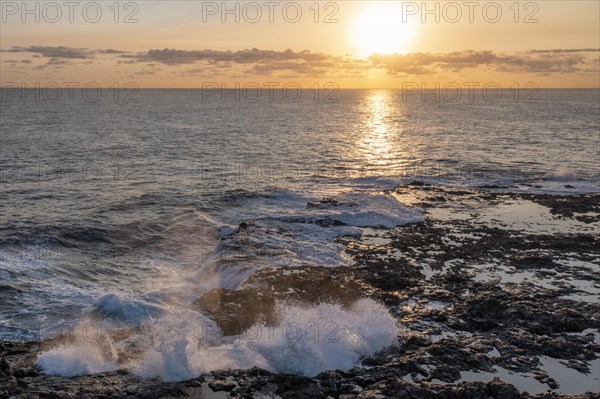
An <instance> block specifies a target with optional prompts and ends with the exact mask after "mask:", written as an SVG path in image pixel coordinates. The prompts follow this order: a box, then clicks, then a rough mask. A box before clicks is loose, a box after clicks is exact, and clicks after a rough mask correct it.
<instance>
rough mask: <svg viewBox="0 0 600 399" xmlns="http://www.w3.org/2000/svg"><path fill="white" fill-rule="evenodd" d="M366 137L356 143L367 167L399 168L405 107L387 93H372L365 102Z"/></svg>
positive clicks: (364, 131)
mask: <svg viewBox="0 0 600 399" xmlns="http://www.w3.org/2000/svg"><path fill="white" fill-rule="evenodd" d="M363 109H364V111H365V119H364V122H363V124H364V128H363V134H362V135H361V136H360V137H359V139H358V140H357V143H356V148H357V151H358V152H359V153H360V155H361V156H362V158H363V159H364V160H365V161H366V166H367V167H368V168H369V169H371V168H375V169H378V170H380V168H381V167H382V166H390V167H394V166H399V163H400V161H401V159H402V158H403V156H402V155H403V154H402V151H401V147H403V146H402V142H403V141H404V140H403V139H402V132H403V127H402V122H403V119H404V118H403V115H402V112H403V109H402V104H395V101H394V96H393V95H392V93H390V92H389V91H386V90H377V91H374V92H371V93H369V94H368V95H367V96H366V97H365V100H364V105H363Z"/></svg>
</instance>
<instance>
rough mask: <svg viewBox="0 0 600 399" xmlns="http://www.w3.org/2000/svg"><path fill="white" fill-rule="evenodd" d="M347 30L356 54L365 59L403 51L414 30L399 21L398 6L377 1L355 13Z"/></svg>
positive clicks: (408, 43)
mask: <svg viewBox="0 0 600 399" xmlns="http://www.w3.org/2000/svg"><path fill="white" fill-rule="evenodd" d="M351 29H352V31H351V35H352V38H353V42H354V46H355V48H356V51H357V52H358V54H359V55H361V56H368V55H370V54H373V53H404V52H407V51H408V49H409V46H410V44H411V43H412V40H413V39H414V36H415V34H416V30H417V27H416V25H415V24H413V23H410V22H406V23H403V22H402V6H401V4H400V3H398V2H395V3H392V2H377V3H373V4H370V5H369V6H367V7H365V8H363V9H361V10H360V11H359V14H358V15H357V16H356V18H355V21H354V23H353V24H352V28H351Z"/></svg>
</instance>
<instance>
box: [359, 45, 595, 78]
mask: <svg viewBox="0 0 600 399" xmlns="http://www.w3.org/2000/svg"><path fill="white" fill-rule="evenodd" d="M592 51H595V52H598V51H599V50H597V49H553V50H530V51H526V52H519V53H514V54H508V55H507V54H502V53H495V52H493V51H472V50H466V51H455V52H451V53H441V54H431V53H410V54H373V55H371V56H370V57H369V60H371V61H372V63H373V67H375V68H379V69H384V70H386V71H387V72H389V73H390V74H393V75H424V74H435V73H439V72H459V71H462V70H463V69H468V68H478V67H481V66H484V67H487V68H490V69H492V70H496V71H500V72H513V73H516V72H524V73H534V74H541V73H549V72H555V73H574V72H583V71H584V70H587V69H589V67H590V66H591V64H592V61H591V60H590V59H589V58H587V57H585V56H584V55H583V53H585V52H592Z"/></svg>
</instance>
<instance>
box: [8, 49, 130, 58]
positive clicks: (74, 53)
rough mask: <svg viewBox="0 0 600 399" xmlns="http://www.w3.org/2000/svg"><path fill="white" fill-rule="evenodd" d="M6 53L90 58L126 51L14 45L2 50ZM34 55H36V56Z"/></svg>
mask: <svg viewBox="0 0 600 399" xmlns="http://www.w3.org/2000/svg"><path fill="white" fill-rule="evenodd" d="M2 51H3V52H6V53H35V54H36V55H39V56H42V57H46V58H66V59H90V58H94V54H124V53H126V52H124V51H120V50H115V49H100V50H90V49H87V48H75V47H64V46H57V47H52V46H26V47H23V46H13V47H12V48H10V49H8V50H2ZM36 55H34V57H35V56H36Z"/></svg>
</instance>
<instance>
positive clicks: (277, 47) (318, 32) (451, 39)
mask: <svg viewBox="0 0 600 399" xmlns="http://www.w3.org/2000/svg"><path fill="white" fill-rule="evenodd" d="M0 10H1V14H2V15H1V18H2V23H1V25H0V61H1V62H0V80H1V82H2V86H4V87H7V86H13V85H19V86H22V85H26V86H27V87H33V86H35V85H36V84H39V85H41V86H44V85H48V84H50V83H53V84H58V85H65V84H66V85H68V84H71V83H77V84H78V85H85V84H86V83H88V82H94V83H95V84H98V85H100V86H102V87H110V86H113V85H121V86H124V85H126V84H131V83H133V84H135V85H136V86H138V87H154V88H202V87H205V88H207V87H214V86H215V85H218V86H223V87H227V88H234V87H237V86H239V87H241V88H244V87H248V86H252V85H258V86H261V87H268V86H269V85H273V86H274V85H278V86H281V87H283V86H286V85H289V84H293V85H299V86H301V87H311V86H314V85H320V86H321V87H323V86H325V85H327V84H334V85H335V86H336V87H340V88H403V87H408V86H411V87H414V85H415V84H416V85H417V86H419V87H427V88H430V87H435V85H436V84H437V85H440V86H441V87H445V86H448V85H458V86H461V87H465V86H467V87H468V86H469V85H471V86H474V85H478V86H480V87H484V86H486V85H489V84H493V85H499V86H501V87H515V85H517V86H519V87H525V86H526V85H531V84H533V85H535V86H537V87H541V88H544V87H590V88H598V87H600V71H599V63H600V61H599V57H600V50H599V49H600V2H598V1H595V0H593V1H577V0H575V1H556V0H543V1H519V2H517V1H512V0H509V1H495V2H493V1H468V0H467V1H456V2H454V1H426V2H424V1H415V2H413V1H319V2H317V1H313V0H309V1H268V0H267V1H240V2H238V1H226V2H225V1H194V0H187V1H155V0H146V1H120V2H116V1H110V0H109V1H72V2H67V1H56V2H22V1H5V0H2V1H1V2H0ZM69 82H71V83H69ZM236 85H237V86H236Z"/></svg>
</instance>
